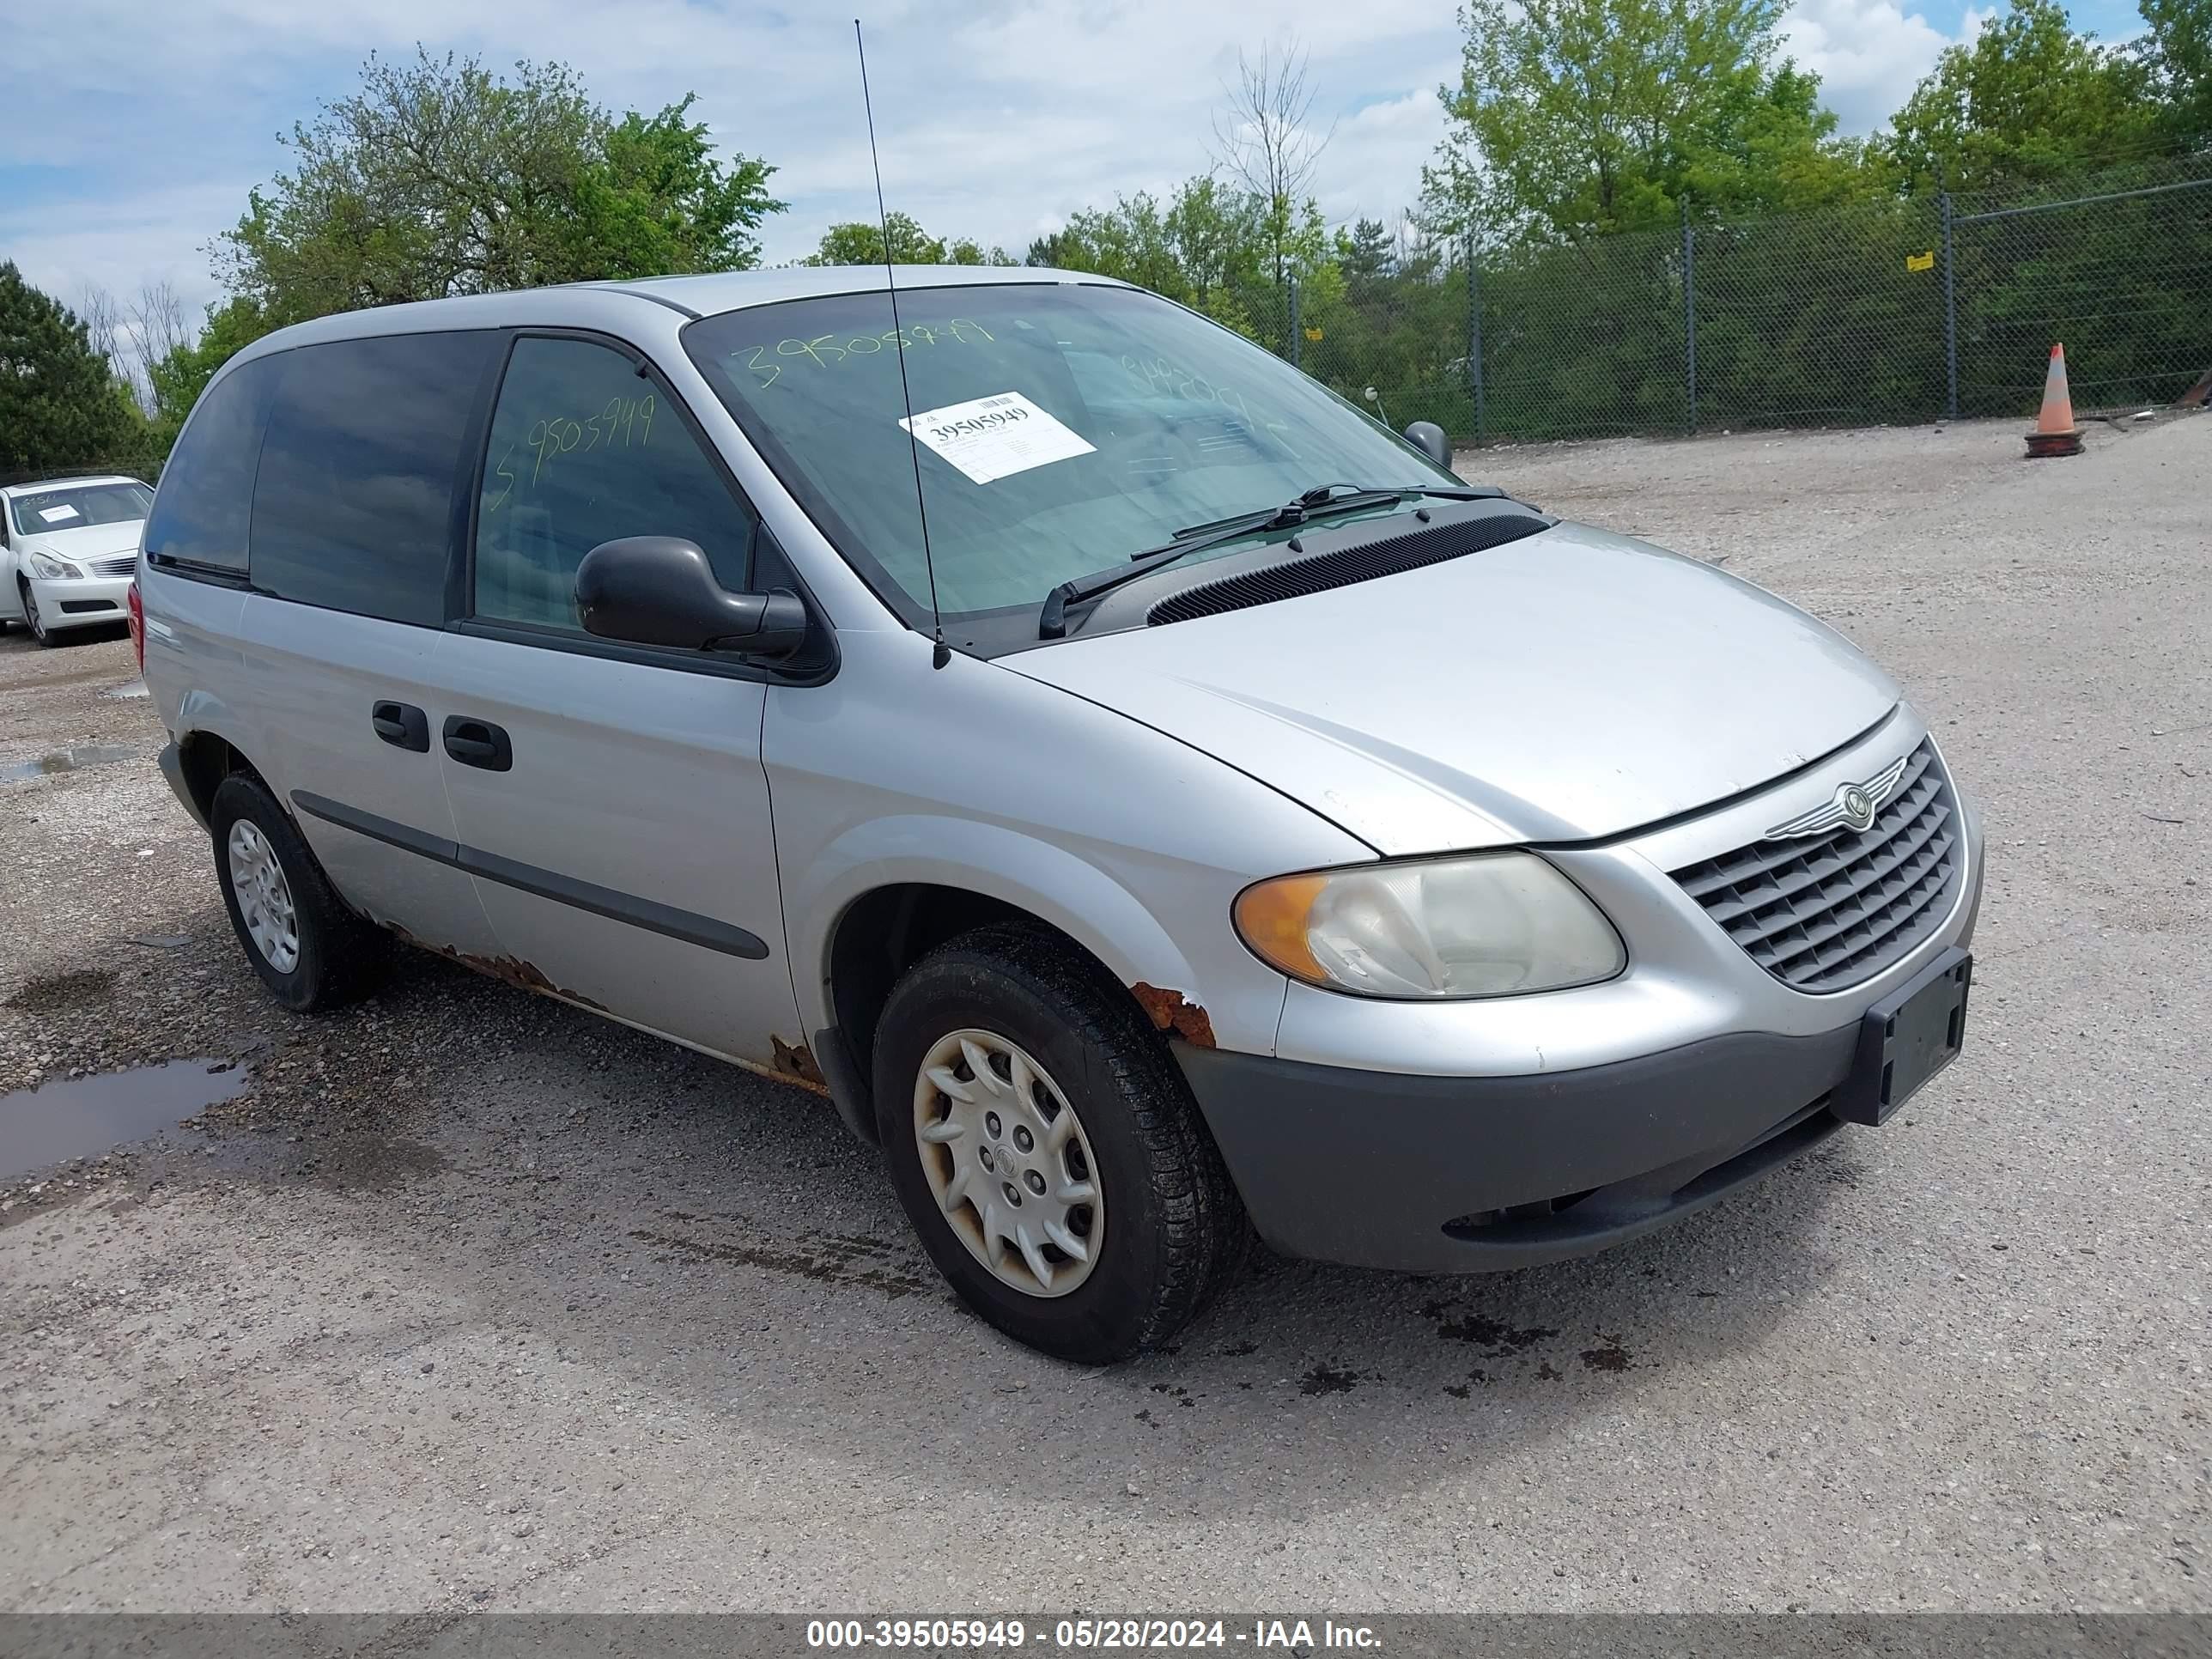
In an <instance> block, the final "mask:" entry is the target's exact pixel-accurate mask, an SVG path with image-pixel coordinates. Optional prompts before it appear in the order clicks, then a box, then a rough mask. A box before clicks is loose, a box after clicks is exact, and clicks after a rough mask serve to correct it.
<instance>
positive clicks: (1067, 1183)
mask: <svg viewBox="0 0 2212 1659" xmlns="http://www.w3.org/2000/svg"><path fill="white" fill-rule="evenodd" d="M914 1134H915V1142H916V1144H917V1145H918V1146H919V1148H920V1150H921V1168H922V1173H923V1174H924V1175H926V1176H927V1177H928V1179H929V1189H930V1191H931V1192H932V1193H933V1194H935V1195H936V1198H937V1207H938V1208H939V1209H940V1210H942V1211H943V1212H945V1219H946V1220H947V1221H948V1222H950V1223H951V1225H952V1231H954V1232H956V1233H957V1234H958V1235H959V1236H960V1242H961V1243H963V1244H965V1245H966V1246H967V1247H968V1253H969V1255H972V1256H974V1257H975V1259H976V1260H977V1261H980V1262H981V1263H982V1264H983V1265H984V1266H985V1267H988V1268H989V1269H990V1270H991V1273H992V1274H993V1276H994V1277H995V1278H996V1279H998V1280H999V1281H1000V1283H1001V1284H1004V1285H1011V1286H1012V1287H1013V1288H1014V1289H1015V1290H1018V1291H1021V1292H1022V1293H1023V1294H1024V1295H1025V1296H1066V1294H1067V1293H1068V1292H1069V1291H1072V1290H1073V1289H1074V1288H1075V1287H1076V1286H1077V1285H1080V1284H1082V1283H1083V1281H1084V1280H1085V1279H1088V1278H1090V1277H1091V1267H1093V1266H1094V1265H1095V1264H1096V1263H1097V1260H1098V1250H1099V1247H1100V1246H1101V1245H1102V1244H1103V1243H1104V1242H1105V1238H1106V1200H1105V1196H1104V1194H1102V1193H1101V1192H1100V1191H1099V1190H1098V1178H1097V1173H1096V1172H1097V1168H1098V1164H1097V1159H1095V1158H1092V1157H1091V1142H1090V1141H1089V1139H1086V1138H1085V1135H1084V1133H1083V1124H1082V1121H1081V1120H1080V1119H1079V1118H1078V1117H1077V1116H1076V1115H1075V1108H1074V1107H1073V1106H1071V1105H1069V1104H1068V1103H1067V1097H1066V1095H1064V1094H1062V1093H1061V1092H1060V1085H1058V1084H1056V1083H1054V1081H1053V1080H1052V1079H1051V1078H1050V1077H1049V1076H1048V1075H1047V1073H1046V1072H1045V1069H1044V1067H1042V1066H1040V1065H1038V1064H1037V1063H1036V1060H1032V1059H1030V1056H1029V1055H1028V1054H1024V1052H1023V1051H1022V1049H1021V1048H1020V1047H1019V1046H1018V1044H1015V1043H1012V1042H1008V1041H1007V1040H1006V1038H1004V1037H1002V1036H997V1035H995V1034H994V1033H993V1032H990V1031H975V1030H969V1031H953V1032H950V1033H948V1034H947V1035H946V1036H942V1037H939V1039H938V1040H937V1042H936V1043H935V1044H934V1045H933V1046H932V1048H930V1051H929V1052H928V1053H927V1054H925V1055H923V1056H922V1060H921V1074H920V1075H919V1076H918V1077H916V1078H915V1084H914Z"/></svg>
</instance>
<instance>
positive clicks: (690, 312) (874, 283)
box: [209, 265, 1130, 387]
mask: <svg viewBox="0 0 2212 1659" xmlns="http://www.w3.org/2000/svg"><path fill="white" fill-rule="evenodd" d="M993 283H1000V284H1004V283H1023V284H1038V285H1043V284H1050V283H1062V284H1073V283H1082V284H1089V285H1092V286H1097V287H1106V288H1123V289H1126V288H1128V287H1129V286H1130V284H1129V283H1124V282H1121V281H1118V280H1117V279H1115V278H1114V277H1111V276H1092V275H1091V274H1090V273H1088V272H1086V271H1079V270H1053V269H1051V268H1049V267H1047V266H1041V265H901V266H900V267H899V268H898V285H899V287H901V288H902V289H920V288H963V287H981V286H985V285H988V284H993ZM885 286H886V284H885V283H884V270H883V267H882V266H880V265H825V266H818V267H817V266H811V265H788V266H786V267H784V268H783V269H781V270H732V271H723V272H720V273H717V274H714V275H708V276H647V277H640V278H637V279H635V280H631V281H623V280H619V279H618V280H616V281H613V282H598V283H562V284H561V285H559V286H557V287H553V288H525V289H502V290H500V291H498V292H495V293H489V294H461V295H453V296H452V297H450V298H447V299H442V300H416V301H409V302H406V303H404V304H399V305H390V306H375V307H368V308H366V309H363V310H360V311H340V312H334V313H331V314H330V315H329V316H325V317H317V318H314V319H312V320H310V321H307V322H304V323H294V324H293V325H291V326H289V328H280V329H278V330H277V331H276V332H275V333H273V334H264V335H263V336H262V337H260V338H259V339H258V340H256V341H254V342H253V343H252V344H251V345H248V346H247V347H246V348H245V349H243V350H241V351H240V352H239V353H238V355H237V356H234V357H233V358H232V359H231V360H230V362H228V363H226V364H224V365H223V367H222V370H221V372H220V373H219V374H218V375H217V377H216V378H217V380H220V379H221V378H222V376H223V375H227V374H229V373H230V372H231V370H232V368H234V367H235V366H238V365H242V364H245V363H248V362H252V361H254V360H255V359H256V358H260V357H266V356H272V355H274V354H275V353H276V352H280V351H289V350H290V349H292V348H293V347H295V346H303V345H313V344H319V343H326V342H330V341H336V340H350V339H358V338H362V337H369V336H377V335H387V334H411V333H422V332H435V331H438V330H441V329H449V328H462V329H465V328H505V327H513V326H520V325H531V324H535V323H557V324H570V323H574V322H576V321H577V320H578V318H577V317H576V316H574V315H573V314H572V313H574V311H575V310H576V308H577V304H578V300H579V298H580V296H586V295H588V296H590V300H591V301H592V302H594V303H596V304H597V305H598V306H599V307H606V306H607V305H608V304H609V303H610V302H611V303H612V305H613V306H614V307H616V308H617V309H623V308H634V307H638V306H641V305H644V304H647V303H648V302H649V303H650V304H651V305H652V306H653V307H656V308H658V309H659V311H660V314H661V315H662V316H664V317H666V318H670V319H671V320H674V319H690V318H696V317H711V316H714V315H715V314H716V313H720V312H726V311H736V310H739V309H742V308H744V307H748V306H769V305H775V304H778V303H780V302H781V301H786V300H806V299H813V298H816V297H817V296H820V295H829V294H876V293H881V292H882V291H883V289H884V287H885ZM563 295H566V296H568V305H567V307H563V306H562V303H561V301H562V296H563ZM676 325H677V326H681V323H680V322H678V323H677V324H676ZM209 384H210V387H212V386H213V385H214V384H215V382H214V381H210V383H209Z"/></svg>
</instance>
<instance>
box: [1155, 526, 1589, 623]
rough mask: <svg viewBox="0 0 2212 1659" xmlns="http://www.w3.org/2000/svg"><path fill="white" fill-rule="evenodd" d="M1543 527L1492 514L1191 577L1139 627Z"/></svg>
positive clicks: (1372, 574)
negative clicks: (1251, 567) (1201, 577)
mask: <svg viewBox="0 0 2212 1659" xmlns="http://www.w3.org/2000/svg"><path fill="white" fill-rule="evenodd" d="M1551 527H1552V526H1551V521H1550V520H1546V519H1536V518H1530V517H1528V516H1526V515H1525V514H1522V513H1490V514H1486V515H1485V516H1484V517H1482V518H1479V519H1463V520H1460V521H1459V522H1457V523H1455V524H1443V525H1437V526H1434V527H1432V528H1430V529H1426V530H1415V531H1410V532H1407V533H1406V534H1404V535H1400V536H1386V537H1383V538H1382V539H1380V540H1379V541H1372V542H1364V543H1362V544H1360V545H1358V546H1357V547H1346V548H1339V549H1337V550H1334V551H1333V552H1328V553H1316V554H1311V555H1310V556H1306V557H1304V558H1297V559H1286V560H1285V561H1284V562H1282V563H1280V564H1271V565H1265V566H1262V567H1261V568H1259V569H1257V570H1245V571H1240V572H1238V573H1237V574H1235V575H1233V576H1222V577H1218V578H1217V579H1216V580H1212V581H1206V582H1198V583H1194V584H1193V585H1192V586H1188V587H1186V588H1183V589H1182V590H1180V591H1179V592H1174V593H1170V594H1169V595H1168V596H1167V597H1166V598H1164V599H1161V600H1160V601H1159V602H1158V603H1157V604H1156V605H1153V606H1152V609H1151V610H1149V611H1146V613H1145V621H1146V625H1147V626H1150V627H1153V628H1158V626H1160V625H1161V624H1162V623H1179V622H1190V621H1192V620H1194V618H1197V617H1215V616H1218V615H1220V614H1221V613H1222V612H1223V611H1243V610H1245V609H1247V608H1248V607H1249V606H1252V605H1272V604H1273V603H1274V602H1275V601H1276V600H1277V599H1297V598H1299V597H1300V596H1302V595H1304V594H1307V593H1321V592H1326V591H1328V589H1329V588H1332V587H1349V586H1351V585H1352V583H1354V582H1365V581H1372V580H1375V579H1376V577H1377V576H1395V575H1396V574H1398V573H1399V572H1400V571H1402V570H1419V569H1420V568H1423V567H1424V566H1425V565H1431V564H1442V563H1443V562H1444V561H1445V560H1447V559H1456V558H1460V557H1462V556H1464V555H1466V554H1469V553H1480V552H1481V551H1483V550H1485V549H1486V548H1492V547H1501V546H1503V545H1504V544H1506V543H1507V542H1517V541H1519V540H1520V539H1521V538H1522V537H1523V536H1533V535H1534V534H1536V532H1539V531H1541V530H1548V529H1550V528H1551Z"/></svg>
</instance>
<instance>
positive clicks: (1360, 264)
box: [1336, 219, 1398, 285]
mask: <svg viewBox="0 0 2212 1659" xmlns="http://www.w3.org/2000/svg"><path fill="white" fill-rule="evenodd" d="M1336 262H1337V264H1339V265H1340V266H1342V267H1343V269H1344V276H1345V280H1346V282H1348V283H1353V284H1354V285H1360V284H1367V283H1378V282H1381V281H1383V280H1384V279H1386V278H1387V277H1389V276H1390V275H1391V274H1392V273H1393V272H1394V271H1395V269H1396V266H1397V263H1398V250H1397V242H1396V239H1395V237H1393V236H1392V235H1391V234H1390V228H1389V226H1388V225H1386V224H1384V223H1383V222H1382V221H1381V220H1380V219H1362V220H1360V221H1358V222H1357V223H1355V224H1354V225H1353V226H1352V228H1351V229H1350V230H1340V231H1338V232H1337V233H1336Z"/></svg>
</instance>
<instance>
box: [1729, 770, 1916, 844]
mask: <svg viewBox="0 0 2212 1659" xmlns="http://www.w3.org/2000/svg"><path fill="white" fill-rule="evenodd" d="M1911 758H1912V757H1911V756H1910V755H1900V756H1899V757H1898V758H1897V759H1896V760H1895V761H1894V762H1893V763H1891V764H1890V765H1887V766H1885V767H1883V768H1882V769H1881V771H1879V772H1877V773H1875V775H1874V776H1872V777H1870V778H1869V779H1868V780H1867V781H1865V782H1864V783H1845V784H1839V785H1838V786H1837V788H1836V793H1835V794H1834V795H1833V796H1832V797H1831V798H1830V799H1828V801H1827V802H1826V805H1820V806H1816V807H1814V809H1813V810H1812V811H1809V812H1807V813H1805V814H1803V815H1802V817H1794V818H1792V819H1790V821H1789V822H1788V823H1778V824H1776V825H1775V826H1774V828H1772V829H1770V830H1768V831H1767V832H1766V835H1765V839H1766V840H1768V841H1794V840H1796V838H1797V837H1799V836H1823V835H1826V834H1827V833H1828V832H1829V831H1831V830H1834V829H1850V830H1852V831H1854V832H1856V831H1858V830H1863V829H1870V828H1871V827H1872V826H1873V824H1874V815H1875V813H1876V812H1878V811H1881V804H1882V802H1884V801H1886V800H1887V799H1889V798H1890V796H1891V795H1892V794H1893V793H1895V792H1896V789H1897V785H1898V781H1899V779H1901V778H1903V777H1904V776H1905V763H1906V762H1907V761H1909V760H1911Z"/></svg>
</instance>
